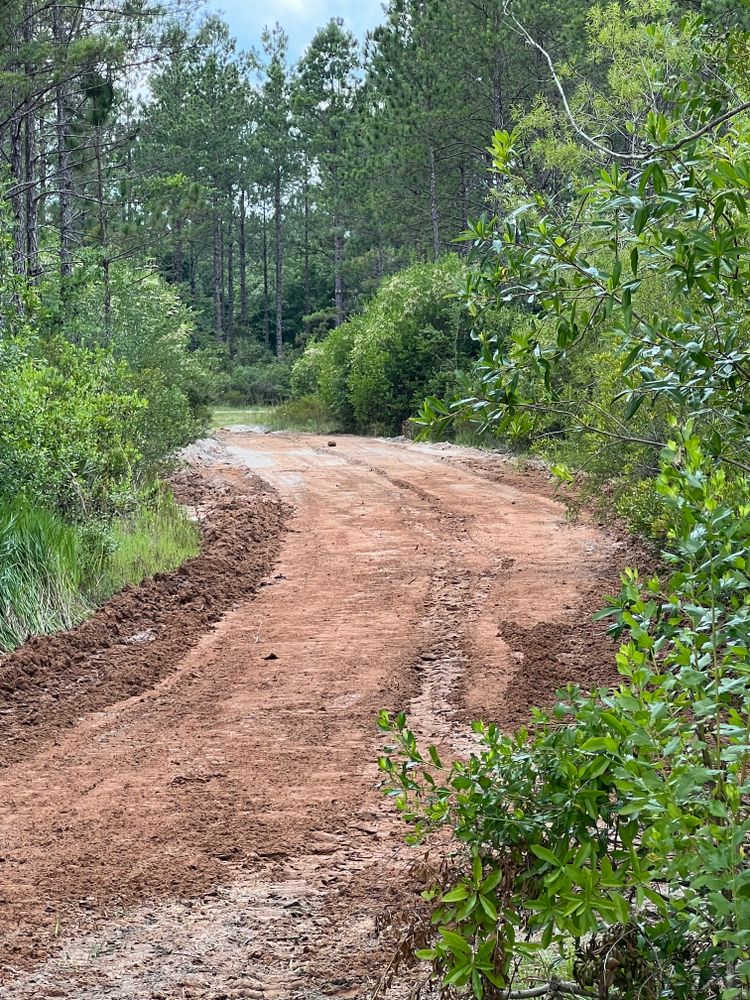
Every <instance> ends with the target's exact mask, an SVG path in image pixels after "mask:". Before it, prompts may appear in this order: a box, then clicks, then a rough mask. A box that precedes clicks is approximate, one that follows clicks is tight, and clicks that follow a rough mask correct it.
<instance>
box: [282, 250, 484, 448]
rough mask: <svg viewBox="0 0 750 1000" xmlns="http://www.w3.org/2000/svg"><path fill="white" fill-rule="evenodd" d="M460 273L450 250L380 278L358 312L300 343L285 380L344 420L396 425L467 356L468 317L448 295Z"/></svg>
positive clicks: (440, 388) (442, 386)
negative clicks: (313, 393) (317, 339)
mask: <svg viewBox="0 0 750 1000" xmlns="http://www.w3.org/2000/svg"><path fill="white" fill-rule="evenodd" d="M462 278H463V267H462V265H461V262H460V261H459V259H458V258H457V257H455V256H451V257H445V258H443V259H442V260H441V261H439V262H438V263H436V264H417V265H414V266H412V267H410V268H408V269H407V270H405V271H402V272H401V273H400V274H398V275H396V276H394V277H392V278H389V279H387V280H386V281H385V282H384V283H383V285H382V286H381V288H380V290H379V291H378V293H377V294H376V295H375V297H374V298H373V299H372V300H371V302H370V303H369V304H368V305H367V306H366V307H365V310H364V312H363V313H362V314H361V315H359V316H355V317H353V318H352V319H351V320H349V321H348V322H347V323H346V324H344V325H343V326H341V327H339V328H338V329H336V330H334V331H332V332H331V333H330V334H329V336H328V337H327V338H326V340H324V341H322V342H318V343H313V344H311V345H310V346H309V347H308V348H307V350H306V351H305V353H304V354H303V356H302V358H301V359H300V360H299V361H298V362H297V363H296V365H295V367H294V370H293V374H292V385H293V386H295V387H296V388H297V389H298V390H302V391H305V392H307V393H309V392H310V391H311V390H316V391H318V392H319V393H320V396H321V398H322V399H323V401H324V402H325V403H326V405H327V406H328V407H329V408H330V410H331V412H332V413H333V414H334V415H335V416H336V417H337V418H338V419H339V420H340V421H341V422H342V424H343V425H344V426H350V427H356V428H358V429H360V430H373V429H379V430H383V431H389V432H392V431H398V430H400V428H401V425H402V424H403V423H404V421H405V420H407V419H408V418H409V417H410V416H411V414H412V413H413V412H414V408H415V406H416V405H417V403H418V401H419V400H421V399H423V398H424V396H425V395H432V394H434V393H441V392H444V391H445V390H446V388H448V387H450V386H451V385H452V384H453V382H454V381H455V373H456V369H457V368H458V366H459V365H460V363H461V362H462V361H463V360H464V359H465V358H466V357H467V354H468V349H469V342H470V341H469V334H468V323H467V320H466V318H465V317H463V316H462V312H461V310H460V308H459V305H458V303H457V301H456V300H455V291H456V290H457V289H458V287H459V285H460V283H461V281H462ZM451 292H453V293H454V294H453V295H451Z"/></svg>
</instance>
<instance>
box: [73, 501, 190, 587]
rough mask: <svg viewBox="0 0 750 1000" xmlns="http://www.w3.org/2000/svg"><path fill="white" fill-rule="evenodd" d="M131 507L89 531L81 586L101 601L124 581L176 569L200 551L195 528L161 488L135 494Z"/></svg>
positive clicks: (122, 584) (128, 582) (127, 581)
mask: <svg viewBox="0 0 750 1000" xmlns="http://www.w3.org/2000/svg"><path fill="white" fill-rule="evenodd" d="M132 506H133V509H132V511H131V512H130V513H129V514H128V515H126V516H125V517H123V518H120V519H119V520H118V521H116V522H115V523H114V524H112V525H110V526H106V527H105V528H104V530H103V531H101V532H95V533H93V535H92V533H91V531H90V529H89V533H88V539H87V540H88V544H87V546H86V548H87V552H86V559H85V565H84V570H83V575H84V581H83V586H84V590H85V593H86V595H87V598H88V600H89V601H90V602H92V603H94V604H100V603H102V602H103V601H105V600H107V598H109V597H111V596H112V594H115V593H117V591H119V590H122V588H123V587H126V586H127V585H128V584H137V583H140V582H141V581H143V580H145V579H147V578H148V577H151V576H153V575H154V574H155V573H168V572H170V571H172V570H174V569H177V567H178V566H180V565H181V564H182V563H183V562H184V561H185V560H186V559H188V558H190V557H191V556H195V555H197V553H198V549H199V541H200V534H199V531H198V528H197V526H196V525H195V523H194V522H193V521H191V520H190V519H189V517H188V516H187V514H186V513H185V511H184V510H183V509H182V508H181V507H179V506H178V505H177V504H176V503H175V501H174V498H173V497H172V494H171V493H170V492H168V491H165V490H163V489H161V488H157V489H155V490H154V489H152V490H151V491H150V495H146V496H142V497H138V498H136V502H135V504H133V505H132Z"/></svg>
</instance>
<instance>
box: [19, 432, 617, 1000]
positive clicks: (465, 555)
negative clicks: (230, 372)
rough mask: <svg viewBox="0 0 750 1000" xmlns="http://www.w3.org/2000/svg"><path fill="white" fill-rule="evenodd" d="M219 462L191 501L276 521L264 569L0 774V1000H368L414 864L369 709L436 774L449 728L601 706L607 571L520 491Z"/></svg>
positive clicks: (349, 455) (264, 451)
mask: <svg viewBox="0 0 750 1000" xmlns="http://www.w3.org/2000/svg"><path fill="white" fill-rule="evenodd" d="M222 440H223V444H224V449H223V450H218V449H214V452H213V454H214V457H213V460H212V464H211V467H210V468H208V469H206V470H205V474H206V475H207V476H209V477H211V478H213V479H214V480H220V481H221V482H222V483H224V484H225V486H226V484H229V485H230V486H231V485H232V484H234V485H235V486H236V487H237V489H238V490H239V489H241V488H242V484H243V483H244V482H245V480H246V477H247V476H248V475H249V474H253V475H257V476H260V477H262V478H263V479H264V480H265V481H267V482H268V483H269V484H270V485H271V486H272V487H273V488H275V489H276V490H277V491H278V492H279V493H280V494H281V496H282V497H283V498H284V500H286V501H288V502H289V503H290V504H292V505H293V507H294V514H293V516H292V518H291V521H290V522H289V530H288V533H287V535H286V536H285V539H284V543H283V547H282V551H281V557H280V559H279V561H278V563H277V565H276V567H275V568H274V570H273V571H272V573H271V574H270V576H269V577H268V579H267V580H266V581H265V585H264V586H262V587H261V588H260V589H259V591H258V592H257V594H256V595H255V596H254V597H252V598H251V599H244V600H242V602H241V603H240V604H239V606H237V607H236V608H235V609H234V610H231V611H229V612H228V613H227V614H225V615H224V617H223V618H222V619H221V620H220V621H219V623H218V625H217V626H216V627H215V628H214V629H213V630H211V631H207V632H206V633H205V634H204V635H203V636H202V637H201V638H200V640H199V641H198V642H197V644H195V645H194V646H193V648H192V649H191V650H190V651H189V652H187V654H185V655H183V656H182V657H181V658H178V659H177V660H176V661H175V662H174V663H173V664H171V665H170V669H169V671H166V672H165V671H164V670H162V671H161V673H160V676H161V679H160V680H159V681H158V683H155V684H154V685H153V686H152V687H150V688H149V689H148V690H146V691H143V692H142V693H140V694H137V695H136V696H135V697H132V698H129V699H128V700H124V701H115V702H114V703H112V704H108V705H106V706H104V707H103V708H101V709H100V710H98V711H92V712H88V713H87V714H85V715H83V716H82V717H81V718H80V719H79V720H78V721H77V723H76V724H75V725H74V726H73V727H72V728H67V729H64V730H61V731H59V732H55V731H52V732H51V733H50V734H48V735H46V736H45V738H44V739H42V740H41V743H40V745H39V746H38V747H35V749H34V752H33V754H31V755H30V756H28V757H27V759H21V760H18V761H17V762H16V763H13V764H11V765H10V766H8V767H6V768H5V769H4V770H3V771H1V772H0V849H1V850H2V864H0V880H1V881H0V918H1V919H2V925H0V946H1V947H2V952H1V953H0V982H1V983H2V985H0V998H3V1000H6V998H7V1000H10V998H24V1000H27V998H28V1000H30V998H34V1000H41V998H46V997H53V996H54V997H68V998H71V1000H73V998H75V1000H103V998H118V1000H126V998H127V1000H132V998H141V997H144V998H165V1000H172V998H178V997H179V998H205V1000H220V998H228V997H254V998H268V1000H271V998H273V997H278V998H300V1000H301V998H303V997H304V998H306V1000H316V998H321V997H342V998H343V997H366V996H369V995H371V992H372V989H373V987H374V985H375V983H376V982H377V980H378V978H379V975H380V973H381V971H382V968H383V964H384V961H385V959H386V953H387V948H388V946H389V939H388V934H387V933H386V932H384V931H383V926H384V920H383V916H384V913H385V912H386V911H387V910H388V908H389V906H394V905H396V904H397V902H398V899H399V895H400V893H401V892H402V891H403V885H402V883H403V881H404V871H405V866H406V865H407V864H408V863H409V862H410V861H412V860H413V857H412V854H413V852H411V851H410V850H409V849H407V848H405V847H403V846H402V842H401V834H402V831H401V830H400V828H399V826H398V823H397V822H396V821H395V819H394V817H393V816H392V814H391V811H390V808H389V806H388V804H387V803H384V802H383V801H381V798H380V796H379V793H378V792H377V791H376V790H375V783H376V780H377V775H376V770H375V766H374V763H373V762H374V760H375V759H376V757H377V754H378V751H379V748H380V745H381V742H380V738H379V736H378V734H377V732H376V729H375V716H376V713H377V711H378V709H380V708H382V707H387V708H391V709H394V710H396V709H402V708H403V709H406V710H408V711H409V714H410V717H411V720H412V722H413V724H414V727H415V728H416V729H417V730H418V732H420V734H421V735H423V736H425V737H427V738H429V739H431V740H433V741H435V742H437V743H438V744H439V745H441V746H442V747H444V748H445V749H447V750H448V752H450V750H451V749H453V750H460V749H462V746H461V737H460V735H459V734H460V733H461V732H465V731H466V726H465V723H466V722H467V720H470V719H472V718H475V717H480V716H481V717H484V718H487V719H492V720H494V721H498V722H500V723H501V724H502V725H504V726H512V725H514V724H515V723H517V722H519V721H521V720H523V719H524V717H525V715H526V712H527V709H528V706H529V705H530V704H533V703H538V702H540V701H544V700H545V699H549V698H550V697H551V695H552V694H553V692H554V690H555V688H556V687H557V686H559V685H560V684H561V683H564V682H566V681H567V680H577V681H579V682H581V683H582V684H584V685H590V686H593V685H597V684H600V683H606V682H607V681H608V680H610V679H611V676H612V660H613V657H612V653H611V650H609V648H608V645H607V643H606V641H605V640H604V639H603V637H602V636H601V634H600V631H598V630H597V628H595V627H594V626H593V625H592V624H591V622H590V613H591V610H592V609H593V608H594V607H595V606H596V605H597V603H598V601H599V599H600V597H601V595H602V594H604V593H606V592H607V591H608V590H609V589H611V587H612V586H613V585H614V581H615V580H616V578H617V573H618V570H619V567H620V565H621V564H622V560H623V545H622V543H620V542H618V541H617V540H616V539H614V538H612V537H609V536H608V535H606V534H604V533H602V532H601V531H600V530H598V529H597V528H596V527H595V526H593V525H591V524H583V523H580V524H570V523H567V521H566V517H565V512H564V509H563V508H562V506H561V505H559V504H558V503H556V502H555V501H554V500H553V499H552V498H551V496H550V492H549V488H548V487H546V486H545V484H544V482H543V481H542V478H541V477H540V475H539V474H537V473H530V474H523V473H520V472H518V471H517V470H515V469H513V467H512V466H510V465H508V464H507V463H504V462H503V461H502V460H500V459H491V458H481V457H479V456H478V453H474V452H470V451H468V450H462V449H458V448H450V447H440V446H426V445H415V444H410V443H405V442H386V441H379V440H374V439H361V438H355V437H340V438H338V439H337V446H336V447H335V448H331V447H328V446H327V441H326V439H323V438H318V437H315V436H308V435H287V434H283V435H280V434H255V433H253V434H251V433H229V432H224V433H223V435H222ZM130 627H131V628H132V629H133V630H134V631H135V630H137V628H138V623H137V622H135V623H131V626H130ZM207 627H208V626H207ZM1 725H2V716H0V726H1ZM40 739H41V737H40ZM404 988H405V986H404ZM398 994H399V988H398V987H396V990H395V992H394V994H393V995H394V996H397V995H398Z"/></svg>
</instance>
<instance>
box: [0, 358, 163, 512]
mask: <svg viewBox="0 0 750 1000" xmlns="http://www.w3.org/2000/svg"><path fill="white" fill-rule="evenodd" d="M0 380H1V381H2V384H3V392H2V394H0V496H3V495H5V496H6V497H7V496H10V495H13V496H15V497H21V498H25V500H26V501H27V502H28V503H29V504H32V505H38V504H41V505H43V506H48V507H50V508H54V509H57V510H59V511H61V512H62V513H64V514H65V515H67V516H69V517H71V518H83V517H86V516H88V515H90V514H91V513H92V512H93V511H94V510H96V509H99V508H101V507H106V506H107V505H108V504H109V501H110V497H111V494H112V491H113V489H114V488H115V486H116V485H118V484H119V483H121V482H123V481H127V480H129V479H130V478H131V477H132V474H133V471H134V468H135V467H136V466H137V464H138V463H139V462H140V460H141V453H140V451H139V445H140V443H141V442H140V440H139V436H140V435H139V434H138V433H137V428H138V427H139V426H140V425H141V420H142V413H143V411H144V409H145V408H146V405H147V404H146V401H145V400H144V399H143V398H142V397H141V396H140V395H139V394H138V392H137V390H136V388H135V387H134V385H133V377H132V372H131V371H130V369H129V368H128V366H127V365H126V364H125V362H122V361H116V360H115V359H114V358H112V356H111V355H109V354H107V353H106V352H104V351H88V350H85V349H84V348H80V347H74V346H73V345H71V344H67V343H65V342H57V343H55V344H53V345H50V346H49V347H48V348H47V350H46V351H45V353H42V352H41V351H40V350H39V346H38V344H37V345H34V343H33V342H32V343H31V344H28V343H26V344H24V343H19V342H17V341H15V342H14V341H7V340H6V341H0Z"/></svg>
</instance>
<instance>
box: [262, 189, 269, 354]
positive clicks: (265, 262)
mask: <svg viewBox="0 0 750 1000" xmlns="http://www.w3.org/2000/svg"><path fill="white" fill-rule="evenodd" d="M270 311H271V310H270V304H269V299H268V222H267V218H266V204H265V202H263V343H264V344H265V345H266V347H267V348H268V349H269V350H270V349H271V319H270Z"/></svg>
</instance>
